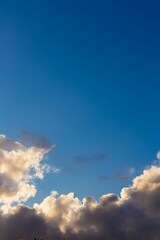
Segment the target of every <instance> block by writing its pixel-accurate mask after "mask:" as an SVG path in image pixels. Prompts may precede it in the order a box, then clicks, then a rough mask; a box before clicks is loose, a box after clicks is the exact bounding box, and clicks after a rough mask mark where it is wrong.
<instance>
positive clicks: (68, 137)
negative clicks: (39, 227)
mask: <svg viewBox="0 0 160 240" xmlns="http://www.w3.org/2000/svg"><path fill="white" fill-rule="evenodd" d="M159 92H160V2H159V1H154V0H153V1H149V0H146V1H144V0H141V1H140V0H139V1H137V0H135V1H130V0H121V1H120V0H113V1H111V0H99V1H98V0H85V1H84V0H81V1H76V0H32V1H31V0H27V1H25V0H16V1H11V0H0V134H2V135H1V137H0V148H1V150H2V156H3V157H2V158H4V159H5V163H4V165H3V167H2V168H1V167H0V182H1V181H2V183H3V184H2V186H3V188H2V189H3V190H4V188H5V187H6V186H7V189H8V186H11V187H9V191H10V190H11V189H12V187H13V186H14V187H13V189H14V191H16V190H15V189H17V188H16V186H17V185H16V184H17V183H16V181H19V182H20V184H22V186H21V189H26V188H27V186H28V185H26V184H27V183H29V182H30V180H31V179H32V181H31V182H32V183H33V185H34V186H36V189H37V192H36V195H34V193H35V189H34V187H33V186H32V189H30V190H31V192H32V193H31V195H28V196H27V195H25V196H26V197H25V198H24V199H23V201H22V202H26V204H27V205H29V206H33V204H34V203H35V202H37V203H40V202H42V201H43V199H44V198H45V197H47V196H48V195H50V193H51V192H52V195H54V197H55V196H56V192H54V191H57V192H58V193H59V194H60V196H61V195H62V194H68V193H71V192H74V194H75V196H76V197H77V198H79V199H81V200H82V199H83V198H85V197H94V198H95V199H96V200H98V199H99V198H100V197H101V196H102V195H105V194H108V193H114V194H117V195H118V196H120V192H121V190H122V189H123V188H124V187H128V186H131V185H132V180H133V179H134V178H135V177H136V176H139V175H141V174H142V172H143V170H144V169H147V168H149V166H150V165H152V164H153V163H155V160H156V159H157V157H158V158H160V154H159V155H157V153H158V151H159V149H160V130H159V125H160V94H159ZM25 146H27V147H28V150H27V148H25ZM32 147H33V148H32ZM10 148H12V151H10V150H11V149H10ZM51 148H52V149H51ZM17 149H18V150H17ZM37 149H38V150H37ZM5 154H6V155H5ZM7 154H9V155H7ZM16 154H17V155H16ZM18 154H20V155H18ZM21 154H22V155H23V156H22V155H21ZM24 154H25V155H24ZM27 154H28V155H27ZM0 156H1V155H0ZM15 156H16V157H15ZM30 156H32V157H33V158H34V157H35V159H38V160H37V161H40V162H41V160H43V161H42V162H43V163H44V165H43V166H42V165H39V164H40V162H36V160H35V162H34V161H33V162H32V163H31V162H30V165H27V163H26V161H27V160H26V159H30ZM14 157H15V158H16V159H17V160H15V163H16V164H15V165H14V170H13V169H12V170H13V172H10V171H11V168H12V167H13V165H12V160H13V159H14ZM4 159H3V160H4ZM6 159H12V160H11V161H10V162H8V164H10V165H5V164H7V163H6V162H7V161H9V160H6ZM19 159H24V161H23V163H24V162H25V164H24V166H23V167H24V169H25V170H24V169H21V171H20V172H19V170H17V169H20V168H21V167H22V165H23V164H22V163H19ZM32 160H33V159H32ZM18 164H20V165H18ZM36 164H37V165H36ZM8 166H10V167H8ZM28 166H29V167H28ZM32 168H34V171H35V173H34V174H35V175H34V174H33V172H32V171H33V169H32ZM4 169H5V170H4ZM6 169H7V170H6ZM157 169H158V170H157V171H158V172H159V171H160V169H159V168H158V167H157ZM5 171H6V172H5ZM24 172H25V174H27V175H25V177H22V174H24ZM3 174H10V175H7V177H6V176H5V177H4V175H3ZM13 174H14V176H13ZM15 174H17V179H19V180H16V178H15ZM29 174H31V175H29ZM8 176H9V177H8ZM10 176H11V178H10ZM18 176H19V178H18ZM147 176H148V175H147ZM6 179H7V180H6ZM11 180H13V182H12V184H11ZM22 180H23V181H22ZM21 181H22V182H21ZM24 182H25V183H24ZM23 184H25V185H23ZM30 187H31V185H30V186H28V188H27V189H29V188H30ZM30 190H28V191H30ZM0 191H1V184H0ZM7 191H8V190H7ZM24 192H26V190H24ZM7 194H8V193H7ZM12 194H13V192H12V193H11V195H12ZM18 194H19V193H18ZM7 196H8V195H7ZM9 196H10V195H9ZM17 196H18V195H16V197H15V198H14V199H15V200H14V201H13V202H14V203H13V205H14V204H15V203H16V202H18V203H21V200H22V199H21V197H22V196H21V197H20V195H19V197H17ZM33 196H34V198H33ZM3 197H4V194H3ZM5 197H6V196H5ZM23 197H24V194H23ZM158 199H159V198H158ZM0 202H1V203H0V204H1V205H3V203H5V204H6V203H7V200H6V198H4V200H1V201H0ZM7 204H8V203H7ZM63 227H64V226H62V230H63ZM62 232H63V231H62ZM42 236H43V235H42ZM44 236H45V235H44ZM106 236H108V235H106ZM159 236H160V234H159ZM6 239H7V238H5V237H4V240H6ZM48 239H50V238H48ZM57 239H58V238H57ZM70 239H75V240H76V239H79V238H70ZM81 239H82V240H83V237H82V238H81ZM84 239H85V238H84ZM99 239H100V240H101V239H102V240H103V238H99ZM108 239H111V240H112V239H113V240H115V239H118V238H116V237H115V238H114V237H113V238H108ZM119 239H121V238H119ZM122 239H123V240H126V239H127V240H132V238H123V237H122ZM141 239H146V240H148V238H143V237H142V238H141ZM150 239H151V238H150ZM155 239H159V238H154V240H155ZM7 240H8V239H7ZM137 240H139V238H137ZM151 240H152V239H151Z"/></svg>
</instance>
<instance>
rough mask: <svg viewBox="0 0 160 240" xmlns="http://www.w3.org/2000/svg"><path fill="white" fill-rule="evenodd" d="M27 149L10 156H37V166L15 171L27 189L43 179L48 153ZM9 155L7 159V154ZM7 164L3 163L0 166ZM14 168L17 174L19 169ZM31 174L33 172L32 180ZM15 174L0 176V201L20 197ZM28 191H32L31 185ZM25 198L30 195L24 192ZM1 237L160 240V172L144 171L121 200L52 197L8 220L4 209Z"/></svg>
mask: <svg viewBox="0 0 160 240" xmlns="http://www.w3.org/2000/svg"><path fill="white" fill-rule="evenodd" d="M3 138H4V136H3ZM7 148H8V146H7ZM23 148H24V146H22V149H21V147H20V148H18V150H16V151H15V150H12V151H11V152H14V151H15V152H17V153H18V152H19V151H20V152H21V151H22V152H23V153H24V152H26V156H28V155H29V156H30V154H29V153H28V151H29V152H30V151H31V152H32V153H34V156H35V159H36V160H34V161H32V160H29V162H30V164H29V163H28V164H27V163H24V166H23V167H22V169H21V170H19V167H20V166H19V167H18V170H16V171H17V175H18V179H19V181H20V182H22V183H25V184H27V183H26V181H30V179H32V178H33V176H34V177H35V176H39V177H41V176H42V175H41V174H39V171H40V173H41V170H40V169H41V168H40V166H39V164H40V161H41V159H42V158H43V157H44V154H45V153H46V151H47V150H46V151H45V150H44V149H43V150H44V151H42V149H39V148H38V149H37V148H36V149H34V148H33V149H32V147H31V149H30V148H29V149H28V150H27V149H26V148H24V149H23ZM3 151H7V150H3ZM6 154H7V156H8V154H9V152H8V151H7V153H6ZM24 155H25V154H24ZM24 155H23V154H22V156H23V158H22V159H26V158H25V157H24ZM16 156H17V155H16ZM37 156H38V157H37ZM32 157H33V155H32ZM8 158H9V157H8ZM8 158H7V157H6V158H2V160H3V161H2V162H5V159H8ZM37 158H38V159H39V160H37ZM10 159H11V158H10ZM29 159H30V157H29ZM10 161H11V160H10ZM19 161H20V159H19ZM33 162H34V163H33ZM35 162H36V163H35ZM17 163H18V160H17ZM4 165H5V164H4ZM22 165H23V164H22ZM26 165H27V166H29V167H25V166H26ZM7 166H8V165H7ZM33 166H34V167H33ZM8 168H9V167H8ZM8 168H7V167H6V168H4V169H8ZM14 168H15V169H17V168H16V166H14ZM30 168H33V169H34V171H35V173H34V174H33V175H32V174H31V173H30ZM11 169H12V167H11ZM11 169H8V170H7V171H6V172H5V171H4V172H3V173H1V175H0V182H1V187H0V191H1V195H0V199H3V195H4V196H5V197H6V198H10V195H11V196H12V197H13V196H16V194H17V193H18V192H19V191H20V192H21V190H20V189H19V188H18V185H17V180H16V179H15V178H14V177H13V176H12V174H13V172H12V170H11ZM22 172H23V173H25V174H22ZM22 175H23V177H22ZM24 176H25V177H24ZM28 184H29V183H28ZM29 186H30V187H31V185H30V184H29ZM23 193H24V194H25V193H26V192H25V190H24V192H23ZM21 197H22V195H21ZM1 202H2V201H1ZM0 237H1V239H3V240H9V239H26V240H31V239H33V238H34V237H37V238H39V239H41V238H43V239H44V240H68V239H71V240H88V239H92V240H106V239H109V240H117V239H118V240H135V239H136V240H159V239H160V167H159V165H154V166H151V167H150V168H148V169H145V170H144V171H143V173H142V174H141V175H140V176H137V177H136V178H135V179H133V183H132V185H131V186H130V187H128V188H123V189H122V191H121V194H120V197H119V196H117V195H115V194H112V193H110V194H106V195H103V196H101V197H100V199H99V200H98V201H96V200H95V199H94V198H92V197H86V198H84V199H83V200H82V201H81V200H80V199H78V198H76V197H75V196H74V194H73V193H69V194H67V195H60V196H58V194H57V192H54V191H53V192H52V193H51V195H50V196H48V197H46V198H45V199H44V200H43V201H42V202H41V203H39V204H38V203H35V204H34V206H33V207H32V208H29V207H26V206H24V205H17V206H15V207H12V208H10V210H9V212H8V213H7V214H5V213H4V208H3V206H2V207H1V213H0Z"/></svg>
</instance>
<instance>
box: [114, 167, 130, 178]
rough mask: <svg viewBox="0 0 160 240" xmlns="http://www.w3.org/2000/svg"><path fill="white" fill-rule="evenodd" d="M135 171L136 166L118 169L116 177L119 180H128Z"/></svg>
mask: <svg viewBox="0 0 160 240" xmlns="http://www.w3.org/2000/svg"><path fill="white" fill-rule="evenodd" d="M134 173H135V168H134V167H130V168H127V169H123V170H118V171H116V173H115V178H116V179H117V180H119V181H127V180H129V179H130V177H131V175H133V174H134Z"/></svg>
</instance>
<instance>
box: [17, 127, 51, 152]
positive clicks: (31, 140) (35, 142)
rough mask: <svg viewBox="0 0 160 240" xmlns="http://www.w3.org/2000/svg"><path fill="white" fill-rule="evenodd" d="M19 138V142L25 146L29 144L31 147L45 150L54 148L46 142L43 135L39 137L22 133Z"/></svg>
mask: <svg viewBox="0 0 160 240" xmlns="http://www.w3.org/2000/svg"><path fill="white" fill-rule="evenodd" d="M20 136H21V141H22V142H23V143H25V144H29V145H32V146H36V147H39V148H45V149H49V148H54V147H55V145H53V144H52V142H51V141H50V140H48V139H47V138H45V137H44V136H43V135H40V134H35V133H30V132H27V131H22V132H21V134H20Z"/></svg>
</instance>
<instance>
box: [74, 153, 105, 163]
mask: <svg viewBox="0 0 160 240" xmlns="http://www.w3.org/2000/svg"><path fill="white" fill-rule="evenodd" d="M107 157H108V154H107V153H98V154H94V155H88V156H81V155H77V156H76V157H75V162H77V163H91V162H100V161H104V160H106V159H107Z"/></svg>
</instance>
